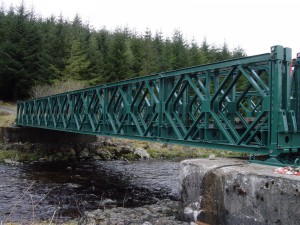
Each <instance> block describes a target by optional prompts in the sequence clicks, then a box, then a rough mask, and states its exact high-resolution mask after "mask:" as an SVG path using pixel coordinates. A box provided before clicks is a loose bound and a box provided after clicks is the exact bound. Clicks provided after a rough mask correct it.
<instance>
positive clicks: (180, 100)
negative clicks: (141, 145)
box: [16, 46, 300, 164]
mask: <svg viewBox="0 0 300 225" xmlns="http://www.w3.org/2000/svg"><path fill="white" fill-rule="evenodd" d="M299 57H300V56H299ZM299 66H300V58H297V60H295V62H294V65H293V70H291V68H292V67H291V49H290V48H283V47H282V46H273V47H272V48H271V52H270V53H266V54H262V55H256V56H251V57H245V58H240V59H235V60H229V61H223V62H219V63H214V64H208V65H203V66H197V67H192V68H185V69H181V70H176V71H170V72H163V73H159V74H155V75H151V76H146V77H139V78H135V79H131V80H124V81H120V82H116V83H110V84H106V85H100V86H96V87H91V88H87V89H83V90H78V91H73V92H67V93H63V94H58V95H53V96H48V97H44V98H38V99H32V100H28V101H23V102H18V113H17V120H16V123H17V125H19V126H29V127H38V128H46V129H53V130H60V131H68V132H78V133H84V134H94V135H108V136H116V137H124V138H133V139H143V140H149V141H162V142H168V143H174V144H185V145H192V146H198V147H210V148H219V149H227V150H231V151H238V152H246V153H249V154H251V159H254V158H255V155H266V156H270V157H271V159H270V160H269V161H267V162H265V163H270V164H278V163H286V164H293V163H295V162H299V160H297V158H300V99H299V98H300V69H299ZM291 71H292V72H291Z"/></svg>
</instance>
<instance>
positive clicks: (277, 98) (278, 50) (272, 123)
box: [269, 45, 284, 155]
mask: <svg viewBox="0 0 300 225" xmlns="http://www.w3.org/2000/svg"><path fill="white" fill-rule="evenodd" d="M283 60H284V53H283V47H282V46H279V45H277V46H273V47H271V76H270V77H269V83H270V84H271V92H270V95H271V102H270V103H271V105H270V119H269V134H270V149H271V151H272V152H270V153H271V154H275V155H276V154H277V152H273V151H275V150H276V149H277V145H278V127H279V125H280V124H279V117H280V114H281V113H282V111H281V109H282V101H281V100H282V83H281V82H282V63H283Z"/></svg>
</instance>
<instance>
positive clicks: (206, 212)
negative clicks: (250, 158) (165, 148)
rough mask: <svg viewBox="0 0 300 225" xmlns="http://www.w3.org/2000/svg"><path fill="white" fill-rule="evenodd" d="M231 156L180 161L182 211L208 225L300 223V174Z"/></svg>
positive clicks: (185, 214)
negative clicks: (278, 172) (280, 170)
mask: <svg viewBox="0 0 300 225" xmlns="http://www.w3.org/2000/svg"><path fill="white" fill-rule="evenodd" d="M273 170H274V167H271V166H264V165H257V164H248V163H247V162H244V163H241V161H240V160H234V159H225V158H222V159H216V160H209V159H194V160H185V161H183V162H181V169H180V185H179V186H180V192H181V196H182V203H181V204H182V206H181V209H182V214H183V216H184V218H185V219H186V220H188V221H194V222H195V221H202V222H205V223H208V224H212V225H223V224H224V225H225V224H226V225H228V224H230V225H231V224H233V225H235V224H239V225H248V224H249V225H250V224H251V225H263V224H264V225H267V224H290V225H297V224H300V191H299V190H300V177H299V176H294V175H284V174H276V173H274V171H273Z"/></svg>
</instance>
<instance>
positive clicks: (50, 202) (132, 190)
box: [0, 161, 179, 223]
mask: <svg viewBox="0 0 300 225" xmlns="http://www.w3.org/2000/svg"><path fill="white" fill-rule="evenodd" d="M178 169H179V163H178V162H171V161H138V162H124V161H106V162H103V161H84V162H78V163H74V162H73V163H72V162H60V163H57V162H56V163H34V164H24V165H21V166H18V167H12V166H9V165H4V164H0V172H1V176H0V187H1V188H0V222H1V221H2V222H5V221H9V220H11V221H15V222H24V223H26V222H28V221H33V220H49V219H51V218H53V219H54V220H55V221H56V222H61V221H64V220H68V219H72V218H78V217H80V215H81V214H82V213H83V212H84V211H85V210H94V209H97V208H103V207H109V205H118V206H125V207H134V206H140V205H144V204H148V203H154V202H155V201H157V199H158V198H167V197H168V198H173V199H177V198H178Z"/></svg>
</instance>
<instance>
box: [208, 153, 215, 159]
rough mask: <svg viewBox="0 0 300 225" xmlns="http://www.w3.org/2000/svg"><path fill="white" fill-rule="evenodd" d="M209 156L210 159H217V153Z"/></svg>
mask: <svg viewBox="0 0 300 225" xmlns="http://www.w3.org/2000/svg"><path fill="white" fill-rule="evenodd" d="M208 158H209V159H210V160H214V159H216V155H215V154H210V155H209V156H208Z"/></svg>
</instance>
